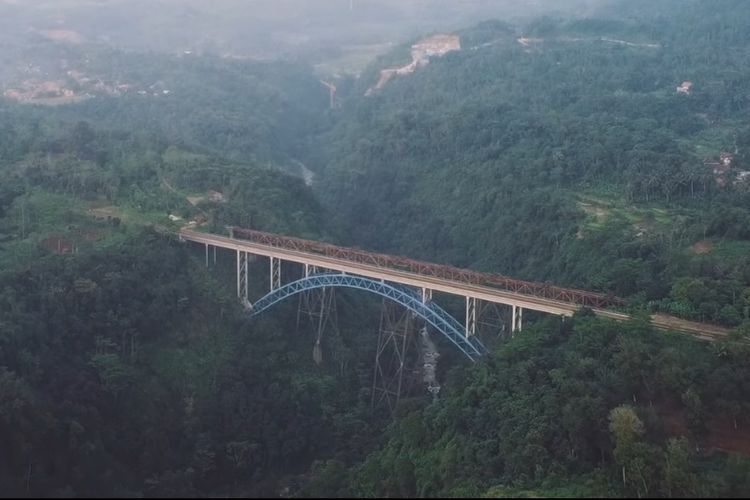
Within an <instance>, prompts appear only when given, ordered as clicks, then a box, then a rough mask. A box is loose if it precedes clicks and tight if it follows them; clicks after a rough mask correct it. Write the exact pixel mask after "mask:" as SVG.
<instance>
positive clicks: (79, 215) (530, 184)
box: [0, 0, 750, 498]
mask: <svg viewBox="0 0 750 500" xmlns="http://www.w3.org/2000/svg"><path fill="white" fill-rule="evenodd" d="M123 5H124V4H123ZM3 7H4V8H5V9H6V11H13V12H21V10H22V9H21V7H20V6H19V5H18V4H13V5H10V4H8V5H3ZM123 8H126V7H124V6H123ZM597 12H598V13H597V14H596V15H592V16H589V17H586V18H581V17H580V16H579V17H578V18H575V17H569V18H557V17H544V18H539V19H536V20H535V21H533V22H529V23H526V22H523V23H515V24H513V23H511V22H510V21H508V22H505V21H486V22H483V23H481V24H478V25H475V26H473V27H467V28H465V29H463V30H461V31H459V32H456V33H455V35H456V36H458V37H459V39H460V50H455V49H456V47H453V48H452V49H451V50H449V51H445V53H444V54H443V55H442V56H435V55H433V56H430V57H429V61H428V62H425V61H419V60H418V61H416V63H415V62H414V61H415V58H414V55H413V54H410V53H409V52H410V45H411V44H405V45H403V46H400V47H397V48H395V49H394V50H393V51H392V52H391V53H389V54H386V55H384V56H382V57H381V58H379V59H377V60H375V61H374V62H373V63H372V64H371V65H370V67H369V68H368V69H367V70H366V71H364V72H363V73H362V74H361V75H360V76H359V78H354V77H341V78H338V79H337V77H336V76H335V75H328V76H327V77H326V78H328V77H330V78H329V79H330V81H332V82H335V84H336V85H337V95H336V98H335V100H334V103H333V104H334V106H333V109H331V107H330V102H329V95H328V90H327V88H326V87H325V86H324V84H323V83H321V81H320V75H319V74H318V73H316V68H313V67H312V66H311V65H307V64H304V63H301V62H298V61H297V62H288V61H287V62H284V61H251V60H240V59H233V58H231V57H225V58H221V57H215V56H211V55H205V54H200V53H193V52H191V51H187V52H179V53H178V55H174V54H172V55H167V54H163V53H162V54H158V53H137V52H127V51H123V50H120V49H115V48H113V47H111V46H106V44H95V43H92V40H86V41H84V42H80V43H79V42H76V43H67V42H62V41H60V40H56V41H54V42H53V41H50V40H49V39H44V37H41V36H36V35H35V36H32V37H31V38H30V40H33V43H32V44H30V45H28V46H25V45H23V44H20V43H18V41H15V42H13V41H7V40H6V42H7V45H4V46H6V47H7V48H8V50H6V51H3V53H2V54H0V61H4V62H7V61H13V62H14V63H13V65H7V64H3V65H2V66H3V67H2V68H0V83H1V84H2V86H3V87H2V90H3V97H0V177H1V178H2V181H0V496H27V497H35V496H42V497H50V496H54V497H60V496H66V497H73V496H123V497H142V496H150V497H174V496H189V497H215V496H227V497H247V496H281V497H319V496H334V497H343V496H357V497H369V496H387V497H394V496H410V497H416V496H419V497H434V496H458V497H460V496H481V497H488V498H492V497H506V496H534V497H538V496H553V497H561V496H565V497H570V496H609V497H620V496H638V497H644V496H646V497H684V496H728V497H741V496H747V495H748V493H750V458H749V457H750V420H749V419H748V417H747V415H748V409H750V370H748V363H747V359H748V355H750V352H748V346H747V338H748V335H750V173H748V172H750V123H749V122H748V116H750V114H749V112H750V93H748V89H750V10H748V9H747V8H745V6H744V2H742V1H739V0H724V1H717V2H703V1H698V0H687V1H677V0H665V1H660V2H646V1H641V0H637V1H632V0H629V1H622V2H620V1H612V2H603V3H602V6H601V8H600V9H599V10H598V11H597ZM6 24H7V21H6ZM123 30H124V31H127V30H126V29H125V27H123ZM58 34H59V33H58ZM6 35H7V33H6ZM427 35H428V34H424V36H427ZM424 36H423V35H419V36H418V37H415V39H414V42H417V41H424ZM433 40H434V39H433ZM0 41H2V40H1V39H0ZM144 43H145V42H144ZM430 50H431V49H430ZM428 52H429V50H428ZM16 63H17V64H16ZM411 63H414V64H413V67H411V69H410V70H409V71H402V72H401V74H398V72H395V71H394V72H393V74H391V75H390V76H389V77H388V78H387V79H384V81H385V83H383V84H382V85H379V86H378V85H377V82H378V81H379V80H380V78H381V77H382V73H381V71H382V70H384V69H386V70H387V69H392V68H404V67H408V66H409V65H410V64H411ZM317 71H319V68H318V69H317ZM378 87H380V88H378ZM366 94H367V95H366ZM305 165H306V166H305ZM307 167H309V169H310V170H311V171H312V172H310V171H309V170H306V168H307ZM232 225H236V226H242V227H247V228H253V229H260V230H265V231H272V232H277V233H281V234H286V235H290V236H296V237H302V238H311V239H316V240H321V241H331V242H334V243H337V244H344V245H353V246H354V245H356V246H358V247H360V248H363V249H367V250H375V251H385V252H391V253H394V254H399V255H405V256H409V257H412V258H418V259H425V260H430V261H434V262H441V263H449V264H453V265H457V266H464V267H468V268H473V269H476V270H480V271H488V272H495V273H503V274H507V275H509V276H513V277H518V278H528V279H534V280H539V281H547V282H551V283H555V284H559V285H568V286H575V287H580V288H585V289H590V290H599V291H604V292H609V293H613V294H616V295H619V296H621V297H623V298H625V299H626V301H627V309H628V310H629V312H630V313H632V314H633V316H634V317H635V318H636V319H634V320H632V321H630V322H628V323H615V322H610V321H605V320H601V319H597V318H596V317H594V316H593V315H592V314H591V313H590V311H587V310H583V311H581V312H580V313H579V314H577V315H576V316H575V317H573V318H571V319H566V320H561V319H560V318H554V317H546V318H545V317H544V316H543V315H541V314H539V315H534V314H528V315H527V319H526V322H525V324H524V328H523V331H522V332H520V333H517V334H516V335H515V336H510V335H508V334H507V332H508V329H507V328H505V329H504V328H500V327H499V326H497V328H496V330H497V331H493V332H492V333H491V334H490V335H489V336H488V338H485V340H486V342H487V344H488V346H489V347H490V351H491V353H490V354H489V355H488V356H487V357H486V358H485V359H482V360H480V361H479V362H476V363H472V362H470V361H469V360H467V359H464V358H463V357H462V355H461V353H460V352H459V351H457V350H455V349H453V347H452V346H451V345H450V344H449V343H448V342H447V341H445V342H444V341H443V340H442V339H440V338H438V337H439V336H438V335H434V336H433V337H434V339H433V340H434V341H435V343H436V344H437V349H438V352H439V354H440V360H439V363H438V365H437V379H438V382H439V383H440V386H441V387H442V389H441V391H440V392H439V394H438V396H437V397H433V395H431V394H430V393H428V392H427V390H426V387H425V379H424V378H423V377H424V370H423V369H417V370H415V371H413V372H408V374H407V376H406V377H407V380H406V381H405V384H404V387H411V389H410V390H406V389H405V391H404V394H403V395H402V398H401V400H400V401H399V403H398V405H397V406H396V408H395V411H393V413H391V412H390V411H389V410H388V408H387V407H385V406H383V405H380V406H379V405H374V404H373V402H374V401H377V400H376V399H374V398H373V392H372V387H373V377H374V373H377V372H375V370H374V365H373V360H374V358H375V353H376V352H377V351H378V349H379V348H380V347H379V346H378V343H377V332H378V326H379V324H380V323H379V322H380V321H383V317H382V316H380V313H381V308H380V306H381V303H380V302H379V300H378V299H373V297H372V296H369V295H368V294H366V293H361V292H355V291H342V290H339V291H337V302H336V303H337V305H338V307H337V315H336V316H335V317H336V320H337V321H336V322H335V323H336V326H337V328H330V329H329V330H326V333H325V335H324V336H323V337H322V339H321V342H322V344H321V345H322V361H321V360H320V359H317V361H320V362H316V358H317V357H316V356H314V355H312V354H313V352H314V351H313V346H314V344H315V341H316V338H315V335H314V332H315V331H316V328H317V322H309V324H308V322H307V321H305V320H304V318H303V320H302V321H300V322H299V323H298V321H297V319H298V318H297V313H298V304H297V302H296V301H288V302H287V303H284V304H280V305H279V306H277V307H276V308H275V309H273V310H271V311H268V312H267V313H266V314H264V315H263V316H262V317H260V318H255V319H252V320H251V319H249V318H248V315H247V311H245V310H243V307H242V305H241V304H240V303H239V302H238V301H237V298H236V293H235V290H234V286H235V279H236V277H235V272H236V269H235V266H236V261H235V259H236V256H235V254H234V253H231V252H226V253H224V252H221V251H219V252H218V256H217V260H216V262H215V263H214V262H213V260H211V261H210V263H209V266H208V267H207V266H206V262H205V261H204V254H203V251H204V250H203V248H198V247H191V246H190V245H189V244H186V243H182V242H180V241H179V240H178V238H177V237H176V235H175V233H176V232H177V231H178V230H179V229H180V228H182V227H189V228H193V229H196V230H199V231H211V232H214V233H216V234H221V235H226V230H227V226H232ZM267 265H268V263H267V261H264V260H263V259H258V260H257V261H256V262H254V263H253V264H252V270H251V271H252V272H251V276H252V279H251V281H250V283H251V287H252V288H251V295H252V297H255V298H257V297H260V296H262V295H263V293H265V292H267V286H268V282H267V280H268V268H267ZM289 268H291V266H289ZM289 268H287V271H286V272H288V273H290V275H291V274H293V272H294V270H290V269H289ZM446 303H447V304H448V305H447V308H448V309H449V310H452V309H451V308H452V307H453V305H455V304H453V305H451V304H450V302H449V301H446ZM459 305H461V304H459ZM456 310H459V308H458V307H457V308H456ZM655 311H665V312H669V313H672V314H676V315H679V316H682V317H685V318H688V319H694V320H700V321H705V322H714V323H717V324H722V325H725V326H728V327H731V328H732V334H731V335H730V336H728V337H726V338H724V339H722V340H720V341H716V342H713V343H707V342H701V341H698V340H696V339H693V338H690V337H687V336H685V335H680V334H674V333H664V332H657V331H654V330H653V329H652V328H651V327H650V326H649V325H648V324H647V323H646V320H645V318H647V317H648V313H651V312H655ZM329 326H330V325H329ZM411 356H412V357H414V358H415V359H417V358H419V359H421V361H420V363H421V362H422V361H424V359H422V358H423V356H422V357H419V356H418V353H417V352H416V350H415V352H413V353H412V354H411ZM409 361H412V358H409ZM417 366H418V368H419V367H420V366H421V365H420V364H419V363H418V364H417ZM421 368H424V366H421ZM375 377H377V375H375Z"/></svg>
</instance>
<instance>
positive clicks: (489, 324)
mask: <svg viewBox="0 0 750 500" xmlns="http://www.w3.org/2000/svg"><path fill="white" fill-rule="evenodd" d="M504 309H505V308H501V307H500V306H499V305H498V304H496V303H494V302H485V301H482V300H480V301H478V302H477V335H478V336H479V338H480V339H481V340H482V342H484V341H485V340H489V341H493V340H495V339H497V338H499V337H502V336H503V335H504V334H505V332H506V331H507V330H508V326H507V325H506V323H507V320H508V318H507V313H506V312H505V310H504Z"/></svg>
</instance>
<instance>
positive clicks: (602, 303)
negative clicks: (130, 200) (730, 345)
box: [179, 227, 729, 410]
mask: <svg viewBox="0 0 750 500" xmlns="http://www.w3.org/2000/svg"><path fill="white" fill-rule="evenodd" d="M229 232H230V235H229V236H228V237H227V236H220V235H216V234H210V233H203V232H199V231H194V230H189V229H183V230H181V231H180V233H179V238H180V240H181V241H185V242H191V243H193V244H198V245H202V246H203V247H205V256H206V266H208V265H209V264H210V260H211V251H212V250H213V260H214V262H216V249H217V248H219V249H224V250H229V251H231V252H234V253H235V254H236V269H237V273H236V274H237V297H238V298H239V299H240V301H241V302H242V303H243V304H244V305H245V308H246V309H247V310H248V311H249V313H250V314H251V315H252V316H256V315H258V314H261V313H263V312H264V311H266V310H267V309H268V308H270V307H273V306H274V305H276V304H278V303H280V302H283V301H285V300H288V299H290V298H291V297H293V296H299V298H300V306H299V309H298V314H297V322H298V325H299V321H300V317H301V315H302V314H303V312H304V314H306V315H307V316H308V317H309V318H310V319H311V320H313V324H314V327H316V328H317V340H316V343H315V347H314V349H313V357H314V359H315V361H316V362H318V363H319V362H321V360H322V350H321V347H320V345H321V344H320V341H321V336H322V332H323V330H324V329H326V328H327V327H328V326H330V324H331V322H333V323H334V325H333V328H335V312H334V314H333V315H331V309H335V300H334V291H335V290H336V289H338V288H352V289H358V290H364V291H366V292H369V293H371V294H375V295H377V296H380V297H382V299H383V308H382V314H381V322H380V333H379V336H378V347H377V349H376V359H375V370H374V380H373V392H372V394H373V406H374V405H375V403H376V395H378V394H379V395H380V398H379V399H378V401H377V402H382V401H384V400H385V401H387V402H388V405H389V406H390V408H391V410H393V408H394V407H395V406H394V401H398V399H399V397H400V396H401V394H402V393H403V392H404V391H405V390H406V389H405V388H404V380H406V379H408V378H409V376H408V373H407V372H408V370H409V368H408V367H407V366H406V365H407V364H408V363H409V362H412V363H413V364H414V365H415V367H414V369H413V370H412V373H417V372H422V373H424V379H423V381H424V382H426V383H427V385H428V390H429V391H430V392H432V393H433V394H437V391H439V389H440V387H439V384H437V381H436V379H435V375H434V373H435V372H434V369H435V366H436V364H437V357H438V356H439V353H438V352H437V349H436V348H435V345H434V343H432V341H431V340H430V338H429V333H428V329H427V326H428V325H429V326H432V327H433V328H434V330H436V331H437V332H439V333H440V334H442V335H443V336H444V337H445V338H446V339H448V340H449V341H450V342H451V343H452V344H453V345H454V346H455V347H457V348H458V349H459V350H460V351H461V352H462V353H463V354H464V355H465V356H466V357H467V358H469V359H470V360H472V361H476V360H478V359H480V358H481V357H482V356H484V355H485V354H486V353H487V349H486V348H485V347H484V345H483V344H482V342H481V341H480V339H479V335H478V328H479V326H480V324H481V325H487V324H488V322H486V321H484V320H483V319H482V318H485V317H486V316H487V315H490V316H492V314H493V311H494V318H495V320H496V321H495V322H494V323H491V322H490V323H491V326H492V328H493V329H495V330H496V331H497V330H501V331H509V332H510V333H511V335H512V334H515V333H516V332H520V331H521V330H522V329H523V315H524V311H526V310H528V311H536V312H539V313H546V314H553V315H557V316H561V317H569V316H572V315H573V314H575V313H576V312H577V311H579V310H581V309H582V308H588V309H590V310H592V311H593V312H594V314H596V315H597V316H600V317H603V318H609V319H613V320H618V321H626V320H628V319H630V316H629V315H628V314H626V313H624V312H622V311H620V310H618V308H622V306H624V305H625V303H624V302H623V301H622V300H621V299H619V298H617V297H614V296H611V295H606V294H600V293H593V292H587V291H583V290H575V289H570V288H562V287H557V286H553V285H549V284H546V283H534V282H530V281H523V280H517V279H513V278H509V277H507V276H502V275H499V274H488V273H479V272H475V271H471V270H467V269H459V268H456V267H452V266H447V265H441V264H431V263H427V262H420V261H416V260H412V259H409V258H405V257H398V256H393V255H385V254H379V253H373V252H367V251H364V250H360V249H356V248H346V247H341V246H336V245H331V244H328V243H323V242H319V241H311V240H303V239H299V238H291V237H287V236H281V235H277V234H271V233H265V232H261V231H255V230H249V229H242V228H237V227H232V228H229ZM258 257H260V258H264V259H268V282H269V290H268V293H267V294H266V295H264V296H263V297H260V298H259V299H257V300H255V301H254V302H250V300H249V299H250V297H249V290H250V286H249V285H250V280H251V277H250V262H251V261H253V260H256V259H257V258H258ZM282 266H283V267H284V269H285V270H286V272H285V273H284V274H285V275H286V276H287V280H286V282H284V280H283V279H282V276H283V275H282ZM289 267H296V268H297V271H295V272H291V273H290V272H289V271H290V269H288V268H289ZM290 275H293V276H295V277H296V276H299V278H298V279H297V278H295V279H292V280H290V279H288V277H289V276H290ZM264 280H265V278H264ZM436 293H441V294H444V295H445V294H447V295H452V296H455V297H458V298H459V300H460V301H461V302H460V303H461V306H462V308H463V309H464V311H463V313H464V314H463V316H464V317H463V318H462V319H463V321H462V322H461V321H458V320H457V319H456V318H455V317H454V316H453V315H451V314H449V313H448V312H447V311H446V310H445V309H443V308H442V307H441V306H440V305H438V303H437V302H438V301H437V300H433V295H434V294H436ZM454 300H455V299H454ZM454 306H455V303H454ZM454 309H455V308H454ZM499 309H502V310H504V311H505V312H502V311H500V310H499ZM488 311H489V314H488ZM508 313H510V314H508ZM332 316H333V317H334V319H333V321H332V320H331V317H332ZM415 318H416V319H420V320H421V321H422V325H423V326H422V328H421V335H414V334H413V332H412V333H410V325H412V326H413V323H414V319H415ZM498 319H499V321H497V320H498ZM508 319H510V325H509V326H510V328H507V326H508V325H507V320H508ZM651 324H652V325H653V326H654V327H656V328H658V329H662V330H672V331H679V332H684V333H688V334H691V335H694V336H696V337H698V338H701V339H704V340H714V339H716V338H719V337H722V336H725V335H727V334H728V333H729V330H728V329H726V328H722V327H719V326H716V325H709V324H703V323H696V322H691V321H685V320H682V319H680V318H676V317H672V316H668V315H663V314H654V315H652V316H651ZM506 328H507V330H506ZM412 330H413V328H412ZM415 344H419V346H417V349H418V350H419V349H421V351H422V354H421V355H420V356H419V357H418V358H417V361H414V356H411V357H410V356H409V352H410V351H409V348H410V346H411V347H414V346H415ZM420 346H421V347H420ZM419 365H421V366H422V368H419V367H418V366H419Z"/></svg>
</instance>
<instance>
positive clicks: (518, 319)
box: [511, 306, 523, 335]
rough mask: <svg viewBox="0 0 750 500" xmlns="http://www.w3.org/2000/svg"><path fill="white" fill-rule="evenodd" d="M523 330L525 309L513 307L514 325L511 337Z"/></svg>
mask: <svg viewBox="0 0 750 500" xmlns="http://www.w3.org/2000/svg"><path fill="white" fill-rule="evenodd" d="M521 330H523V307H517V306H513V325H512V327H511V335H512V334H514V333H516V332H520V331H521Z"/></svg>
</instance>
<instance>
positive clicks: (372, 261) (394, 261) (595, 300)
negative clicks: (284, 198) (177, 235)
mask: <svg viewBox="0 0 750 500" xmlns="http://www.w3.org/2000/svg"><path fill="white" fill-rule="evenodd" d="M232 235H233V237H234V238H239V239H243V240H247V241H251V242H253V243H257V244H260V245H266V246H270V247H276V248H281V249H284V250H294V251H297V252H304V253H311V254H318V255H325V256H326V257H331V258H335V259H340V260H344V261H348V262H356V263H358V264H365V265H369V266H375V267H382V268H387V269H396V270H401V271H408V272H410V273H414V274H418V275H420V276H429V277H434V278H440V279H444V280H448V281H456V282H460V283H468V284H472V285H484V286H490V287H493V288H498V289H501V290H506V291H509V292H513V293H519V294H523V295H531V296H534V297H540V298H545V299H552V300H558V301H560V302H567V303H572V304H577V305H581V306H585V307H593V308H606V307H612V306H621V305H624V304H625V302H624V301H623V300H622V299H620V298H618V297H615V296H613V295H608V294H601V293H594V292H587V291H584V290H575V289H570V288H561V287H557V286H554V285H550V284H548V283H535V282H531V281H523V280H517V279H513V278H509V277H507V276H502V275H499V274H487V273H479V272H476V271H471V270H468V269H459V268H457V267H453V266H448V265H444V264H430V263H427V262H420V261H417V260H413V259H409V258H406V257H399V256H394V255H386V254H380V253H375V252H366V251H364V250H360V249H357V248H347V247H340V246H336V245H331V244H329V243H323V242H319V241H312V240H303V239H300V238H292V237H289V236H280V235H278V234H272V233H265V232H262V231H255V230H252V229H242V228H236V227H235V228H232Z"/></svg>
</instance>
